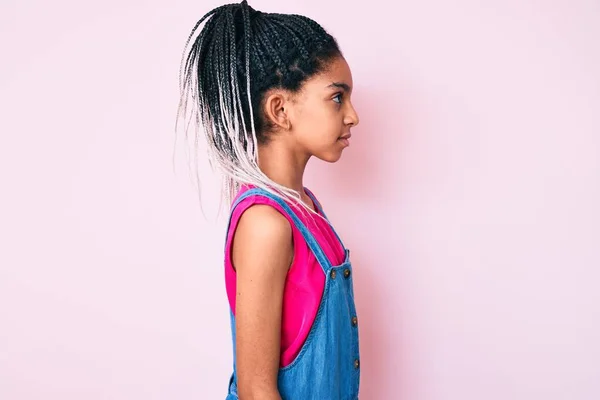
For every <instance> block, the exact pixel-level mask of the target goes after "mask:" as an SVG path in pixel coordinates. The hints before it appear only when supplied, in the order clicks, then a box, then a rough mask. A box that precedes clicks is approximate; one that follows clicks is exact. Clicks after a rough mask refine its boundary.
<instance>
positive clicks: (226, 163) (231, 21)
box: [176, 0, 341, 211]
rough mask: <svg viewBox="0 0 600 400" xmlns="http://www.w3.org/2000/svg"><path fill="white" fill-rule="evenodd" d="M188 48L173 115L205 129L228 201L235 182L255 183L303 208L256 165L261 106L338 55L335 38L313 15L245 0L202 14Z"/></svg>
mask: <svg viewBox="0 0 600 400" xmlns="http://www.w3.org/2000/svg"><path fill="white" fill-rule="evenodd" d="M202 23H204V25H203V27H202V28H201V29H200V28H199V27H200V26H201V25H202ZM198 30H199V31H200V32H199V34H198V36H197V37H196V39H195V40H194V41H193V43H192V37H193V36H194V35H195V34H196V33H197V31H198ZM190 43H192V45H191V46H189V45H190ZM188 47H189V49H188ZM185 51H187V55H184V57H182V62H181V65H180V75H179V83H180V90H181V98H180V103H179V109H178V117H179V116H181V114H183V117H184V119H185V117H186V116H187V111H188V108H190V112H191V113H193V116H194V117H195V119H196V128H198V127H200V125H201V126H202V127H203V130H204V134H205V137H206V142H207V145H208V147H207V150H208V160H209V163H210V165H211V166H212V167H213V168H215V169H217V170H218V171H220V172H221V173H222V175H223V177H224V182H223V183H224V186H225V187H224V191H223V192H222V194H223V195H224V197H225V198H226V200H227V201H228V202H231V200H232V199H233V197H234V196H235V194H236V193H237V191H238V190H239V188H240V185H242V184H252V185H255V186H258V187H261V188H263V189H265V190H267V191H269V192H271V193H273V194H275V195H277V196H280V197H281V198H284V199H288V200H295V201H292V203H293V204H294V205H297V204H301V205H303V204H304V203H303V202H302V201H301V197H300V194H299V193H297V192H296V191H294V190H292V189H289V188H286V187H284V186H282V185H279V184H277V183H275V182H273V181H272V180H271V179H269V178H268V177H267V176H266V175H265V174H264V173H263V172H262V171H261V170H260V168H259V167H258V146H259V144H266V143H268V141H269V139H270V134H269V133H270V128H271V126H270V125H269V122H268V119H267V118H265V115H264V112H263V111H262V110H261V104H262V100H263V98H264V94H265V93H266V91H267V90H269V89H271V88H282V89H287V90H290V91H292V92H296V91H298V90H299V89H300V88H301V86H302V84H303V83H304V82H305V81H306V79H308V78H310V77H311V76H313V75H315V74H317V73H319V72H321V71H322V70H323V68H324V66H325V65H326V64H327V63H328V62H330V61H331V60H333V59H334V58H335V57H337V56H340V55H341V52H340V50H339V47H338V46H337V43H336V41H335V39H334V38H333V37H332V36H331V35H329V34H328V33H327V32H326V31H325V30H324V29H323V28H322V27H321V26H320V25H319V24H317V23H316V22H315V21H313V20H311V19H310V18H306V17H303V16H299V15H288V14H269V13H262V12H260V11H257V10H255V9H253V8H252V7H250V6H249V5H248V3H247V1H245V0H244V1H242V2H241V3H237V4H226V5H223V6H220V7H217V8H215V9H213V10H211V11H209V12H208V13H206V14H205V15H204V16H203V17H202V18H201V19H200V20H199V21H198V22H197V23H196V24H195V26H194V28H193V29H192V32H191V33H190V35H189V36H188V38H187V41H186V43H185V48H184V54H185ZM189 99H191V100H192V103H193V104H190V102H189ZM176 128H177V124H176ZM186 137H187V129H186ZM195 141H196V144H197V142H198V136H197V135H196V137H195ZM305 208H307V209H308V210H310V211H312V210H311V209H310V208H308V207H305Z"/></svg>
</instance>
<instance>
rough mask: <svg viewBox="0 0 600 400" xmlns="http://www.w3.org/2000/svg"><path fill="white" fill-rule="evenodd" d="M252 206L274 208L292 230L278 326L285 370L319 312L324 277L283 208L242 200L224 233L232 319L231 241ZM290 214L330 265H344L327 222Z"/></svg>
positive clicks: (260, 200) (265, 201)
mask: <svg viewBox="0 0 600 400" xmlns="http://www.w3.org/2000/svg"><path fill="white" fill-rule="evenodd" d="M250 188H251V187H248V186H246V187H243V188H242V189H241V190H240V192H239V193H238V195H237V197H239V196H240V195H241V194H243V193H244V192H245V191H246V190H248V189H250ZM311 194H312V193H311ZM237 197H236V199H237ZM313 197H314V195H313ZM234 203H235V200H234ZM254 204H266V205H269V206H271V207H273V208H275V209H276V210H278V211H279V212H280V213H281V214H282V215H283V216H285V217H286V218H287V220H288V221H289V222H290V225H291V227H292V238H293V241H294V259H293V262H292V265H291V266H290V269H289V271H288V273H287V277H286V281H285V286H284V292H283V309H282V312H283V313H282V322H281V357H280V367H285V366H287V365H289V364H290V363H291V362H292V361H293V360H294V358H295V357H296V356H297V355H298V353H299V352H300V349H301V348H302V346H303V345H304V342H305V340H306V338H307V336H308V333H309V332H310V329H311V327H312V324H313V321H314V319H315V317H316V315H317V311H318V309H319V304H320V302H321V296H322V295H323V289H324V288H325V275H324V274H323V269H322V268H321V266H320V265H319V262H318V261H317V259H316V258H315V255H314V254H313V253H312V251H311V250H310V248H309V247H308V244H307V243H306V241H305V240H304V237H303V236H302V233H301V232H300V230H299V229H298V228H297V227H296V226H295V224H294V222H293V220H292V218H291V217H290V216H288V215H287V213H286V212H285V211H284V210H283V208H282V207H281V206H280V205H279V204H277V203H276V202H275V201H273V200H271V199H268V198H266V197H264V196H252V195H251V196H250V197H248V198H246V199H244V200H242V201H241V202H240V203H239V204H238V206H237V207H236V208H235V209H234V210H233V212H232V214H231V221H230V225H229V231H228V232H227V242H226V247H225V287H226V290H227V297H228V300H229V305H230V307H231V310H232V312H233V313H234V315H235V298H236V274H235V270H234V268H233V266H232V262H231V241H232V239H233V235H234V233H235V229H236V228H237V225H238V222H239V220H240V217H241V216H242V214H243V213H244V211H246V210H247V209H248V208H249V207H251V206H253V205H254ZM314 208H315V209H316V210H318V207H317V205H316V204H315V205H314ZM292 210H293V211H294V213H296V215H297V216H298V218H300V220H301V221H302V222H303V223H304V225H305V226H306V227H307V228H308V230H309V231H310V232H311V233H312V234H313V235H314V237H315V239H316V240H317V242H318V243H319V245H320V246H321V248H322V249H323V251H324V252H325V255H326V256H327V258H328V259H329V261H330V262H331V264H332V265H339V264H341V263H343V262H344V258H345V250H344V248H343V247H342V244H341V243H340V241H339V240H338V238H337V236H336V235H335V232H334V231H333V229H332V228H331V226H330V225H329V224H328V223H327V221H326V220H325V219H324V218H319V217H318V216H314V217H312V218H311V216H310V215H307V214H305V213H303V212H301V211H299V210H296V209H295V208H293V207H292ZM321 216H322V214H321Z"/></svg>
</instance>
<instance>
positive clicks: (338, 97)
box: [333, 93, 343, 104]
mask: <svg viewBox="0 0 600 400" xmlns="http://www.w3.org/2000/svg"><path fill="white" fill-rule="evenodd" d="M342 96H343V95H342V93H338V94H336V95H335V96H334V98H333V101H334V102H336V103H338V104H341V103H342ZM336 99H339V101H336Z"/></svg>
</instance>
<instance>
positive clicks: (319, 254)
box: [226, 188, 337, 273]
mask: <svg viewBox="0 0 600 400" xmlns="http://www.w3.org/2000/svg"><path fill="white" fill-rule="evenodd" d="M250 196H263V197H266V198H268V199H270V200H273V201H274V202H276V203H277V204H278V205H279V206H281V208H283V210H284V212H285V213H286V214H287V215H288V216H289V217H290V218H291V219H292V221H293V222H294V225H295V226H296V228H298V230H299V231H300V233H302V236H303V237H304V240H305V241H306V243H307V244H308V247H310V249H311V251H312V252H313V254H314V255H315V257H316V258H317V261H318V262H319V264H320V265H321V268H322V269H323V271H324V272H325V273H327V271H328V270H329V269H330V268H331V267H332V265H331V263H330V262H329V259H328V258H327V256H326V255H325V252H324V251H323V249H322V248H321V246H320V245H319V242H317V240H316V239H315V237H314V236H313V234H312V233H311V232H310V231H309V230H308V228H307V227H306V225H305V224H304V223H303V222H302V221H301V220H300V218H298V216H297V215H296V213H295V212H294V211H293V210H292V208H291V207H290V205H289V204H287V203H286V202H285V201H284V200H282V199H281V198H279V197H277V196H275V195H274V194H272V193H269V192H267V191H266V190H264V189H261V188H253V189H249V190H247V191H246V192H244V193H243V194H242V195H241V196H240V197H238V199H237V200H236V201H235V203H234V204H233V206H232V207H231V213H230V215H229V222H228V224H227V231H226V234H228V232H229V227H230V225H231V217H232V216H233V211H234V210H235V208H236V207H237V206H238V204H239V203H240V202H241V201H242V200H244V199H246V198H248V197H250ZM315 203H316V202H315ZM336 235H337V234H336Z"/></svg>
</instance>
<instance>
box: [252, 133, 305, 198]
mask: <svg viewBox="0 0 600 400" xmlns="http://www.w3.org/2000/svg"><path fill="white" fill-rule="evenodd" d="M309 158H310V156H307V155H306V154H299V153H298V152H294V151H292V150H291V149H290V148H288V146H286V143H284V141H278V140H273V141H271V142H270V143H269V144H267V145H263V146H259V148H258V166H259V168H260V169H261V171H263V173H264V174H265V175H267V176H268V177H269V179H271V180H272V181H273V182H276V183H278V184H280V185H282V186H285V187H287V188H290V189H292V190H295V191H297V192H298V193H300V194H301V196H302V197H303V198H305V196H306V195H305V194H304V184H303V177H304V170H305V169H306V164H307V163H308V160H309Z"/></svg>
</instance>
